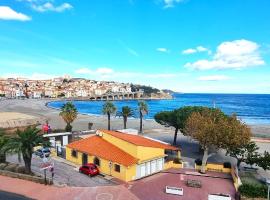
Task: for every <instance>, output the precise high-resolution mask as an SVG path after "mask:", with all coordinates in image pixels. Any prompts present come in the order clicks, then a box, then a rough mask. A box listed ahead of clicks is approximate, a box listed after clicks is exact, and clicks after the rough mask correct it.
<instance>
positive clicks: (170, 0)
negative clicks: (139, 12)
mask: <svg viewBox="0 0 270 200" xmlns="http://www.w3.org/2000/svg"><path fill="white" fill-rule="evenodd" d="M183 1H184V0H163V3H164V8H172V7H174V6H175V4H178V3H181V2H183Z"/></svg>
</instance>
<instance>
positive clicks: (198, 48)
mask: <svg viewBox="0 0 270 200" xmlns="http://www.w3.org/2000/svg"><path fill="white" fill-rule="evenodd" d="M269 7H270V1H269V0H204V1H202V0H106V1H105V0H89V1H86V0H85V1H83V0H1V1H0V72H1V73H0V76H2V77H14V76H15V77H16V76H24V77H28V78H35V79H44V78H52V77H55V76H62V75H64V74H69V75H71V76H72V77H85V78H89V79H96V80H114V81H120V82H133V83H139V84H145V85H151V86H154V87H158V88H160V89H163V88H168V89H172V90H175V91H181V92H214V93H216V92H218V93H270V69H269V62H270V57H269V56H270V37H269V35H270V24H269V19H270V12H269Z"/></svg>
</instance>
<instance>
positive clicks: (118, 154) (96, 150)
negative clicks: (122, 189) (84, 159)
mask: <svg viewBox="0 0 270 200" xmlns="http://www.w3.org/2000/svg"><path fill="white" fill-rule="evenodd" d="M67 147H69V148H72V149H75V150H77V151H80V152H83V153H87V154H89V155H94V156H97V157H100V158H103V159H105V160H110V161H112V162H116V163H119V164H122V165H124V166H131V165H133V164H136V163H137V161H138V159H136V158H134V157H133V156H131V155H130V154H128V153H126V152H124V151H123V150H121V149H120V148H118V147H116V146H114V145H113V144H111V143H109V142H107V141H106V140H104V139H102V138H101V137H99V136H92V137H88V138H85V139H82V140H79V141H75V142H72V143H70V144H68V145H67Z"/></svg>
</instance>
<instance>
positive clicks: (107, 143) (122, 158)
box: [66, 130, 181, 181]
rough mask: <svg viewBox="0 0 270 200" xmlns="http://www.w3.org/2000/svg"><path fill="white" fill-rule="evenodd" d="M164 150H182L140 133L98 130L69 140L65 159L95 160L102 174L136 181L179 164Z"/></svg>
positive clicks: (80, 162)
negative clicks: (169, 158)
mask: <svg viewBox="0 0 270 200" xmlns="http://www.w3.org/2000/svg"><path fill="white" fill-rule="evenodd" d="M165 151H171V152H172V151H174V152H176V155H177V157H178V159H180V149H179V148H176V147H174V146H171V145H168V144H166V143H163V142H159V141H156V140H153V139H150V138H145V137H142V136H139V135H132V134H127V133H121V132H117V131H108V130H99V131H97V133H96V135H94V136H91V137H88V138H86V139H82V140H79V141H76V142H73V143H70V144H68V145H67V147H66V159H67V160H69V161H71V162H74V163H76V164H80V165H81V164H86V163H94V164H96V165H97V166H98V168H99V170H100V172H101V173H103V174H107V175H111V176H113V177H116V178H118V179H121V180H124V181H131V180H136V179H139V178H142V177H145V176H149V175H151V174H154V173H157V172H159V171H161V170H163V169H167V168H169V167H175V166H177V167H180V166H181V164H174V162H173V161H172V160H169V161H166V160H168V159H166V158H167V155H166V153H165Z"/></svg>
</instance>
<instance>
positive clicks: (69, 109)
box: [59, 102, 78, 132]
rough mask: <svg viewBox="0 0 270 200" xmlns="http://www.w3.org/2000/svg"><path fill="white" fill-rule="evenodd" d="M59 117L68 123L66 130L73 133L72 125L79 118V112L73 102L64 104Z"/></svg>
mask: <svg viewBox="0 0 270 200" xmlns="http://www.w3.org/2000/svg"><path fill="white" fill-rule="evenodd" d="M59 115H60V116H61V117H62V118H63V120H64V121H65V122H66V124H67V125H66V128H65V130H66V131H67V132H71V131H72V126H71V123H72V122H73V121H74V120H75V119H76V118H77V116H78V111H77V109H76V107H75V105H74V104H73V103H72V102H67V103H66V104H64V105H63V106H62V108H61V112H60V113H59Z"/></svg>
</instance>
